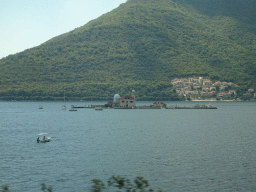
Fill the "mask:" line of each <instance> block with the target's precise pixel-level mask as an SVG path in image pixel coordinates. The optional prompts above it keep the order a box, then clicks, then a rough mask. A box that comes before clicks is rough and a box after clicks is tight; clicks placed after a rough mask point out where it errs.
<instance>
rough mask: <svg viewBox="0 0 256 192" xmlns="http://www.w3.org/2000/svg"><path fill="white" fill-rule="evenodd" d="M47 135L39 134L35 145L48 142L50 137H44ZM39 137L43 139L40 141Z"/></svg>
mask: <svg viewBox="0 0 256 192" xmlns="http://www.w3.org/2000/svg"><path fill="white" fill-rule="evenodd" d="M47 134H48V133H39V134H37V135H38V138H37V140H36V141H37V143H45V142H50V140H51V137H45V135H47ZM40 137H43V138H42V139H41V138H40Z"/></svg>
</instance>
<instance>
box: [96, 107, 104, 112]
mask: <svg viewBox="0 0 256 192" xmlns="http://www.w3.org/2000/svg"><path fill="white" fill-rule="evenodd" d="M95 110H98V111H102V110H103V108H102V107H96V108H95Z"/></svg>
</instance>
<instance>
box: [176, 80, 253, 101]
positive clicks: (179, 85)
mask: <svg viewBox="0 0 256 192" xmlns="http://www.w3.org/2000/svg"><path fill="white" fill-rule="evenodd" d="M171 83H172V84H173V86H174V88H175V89H176V93H177V94H178V95H179V96H185V97H186V98H190V99H198V98H199V99H200V98H205V97H207V98H217V99H222V98H231V97H234V96H237V91H236V90H235V89H232V88H236V87H238V85H235V84H234V83H232V82H220V81H217V82H214V83H213V82H212V81H211V80H209V79H204V78H203V77H197V78H175V79H173V80H172V81H171ZM230 88H231V89H230ZM252 94H254V97H256V93H254V89H248V91H247V92H246V93H245V94H244V95H252Z"/></svg>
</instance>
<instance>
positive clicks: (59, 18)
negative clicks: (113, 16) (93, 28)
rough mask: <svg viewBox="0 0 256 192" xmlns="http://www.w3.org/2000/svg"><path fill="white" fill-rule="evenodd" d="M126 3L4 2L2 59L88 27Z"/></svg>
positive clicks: (106, 0) (92, 0)
mask: <svg viewBox="0 0 256 192" xmlns="http://www.w3.org/2000/svg"><path fill="white" fill-rule="evenodd" d="M125 2H126V0H3V1H2V0H1V1H0V59H1V58H3V57H6V56H8V55H10V54H15V53H18V52H21V51H23V50H25V49H28V48H31V47H35V46H37V45H40V44H41V43H43V42H45V41H47V40H49V39H51V38H53V37H55V36H58V35H60V34H63V33H66V32H69V31H71V30H73V29H75V28H77V27H80V26H82V25H85V24H86V23H88V22H89V21H91V20H93V19H96V18H98V17H99V16H101V15H102V14H104V13H107V12H109V11H111V10H113V9H115V8H117V7H118V6H119V5H120V4H121V3H125Z"/></svg>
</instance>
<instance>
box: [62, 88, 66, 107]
mask: <svg viewBox="0 0 256 192" xmlns="http://www.w3.org/2000/svg"><path fill="white" fill-rule="evenodd" d="M61 109H62V110H66V109H67V107H66V105H65V91H64V105H62V107H61Z"/></svg>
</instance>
